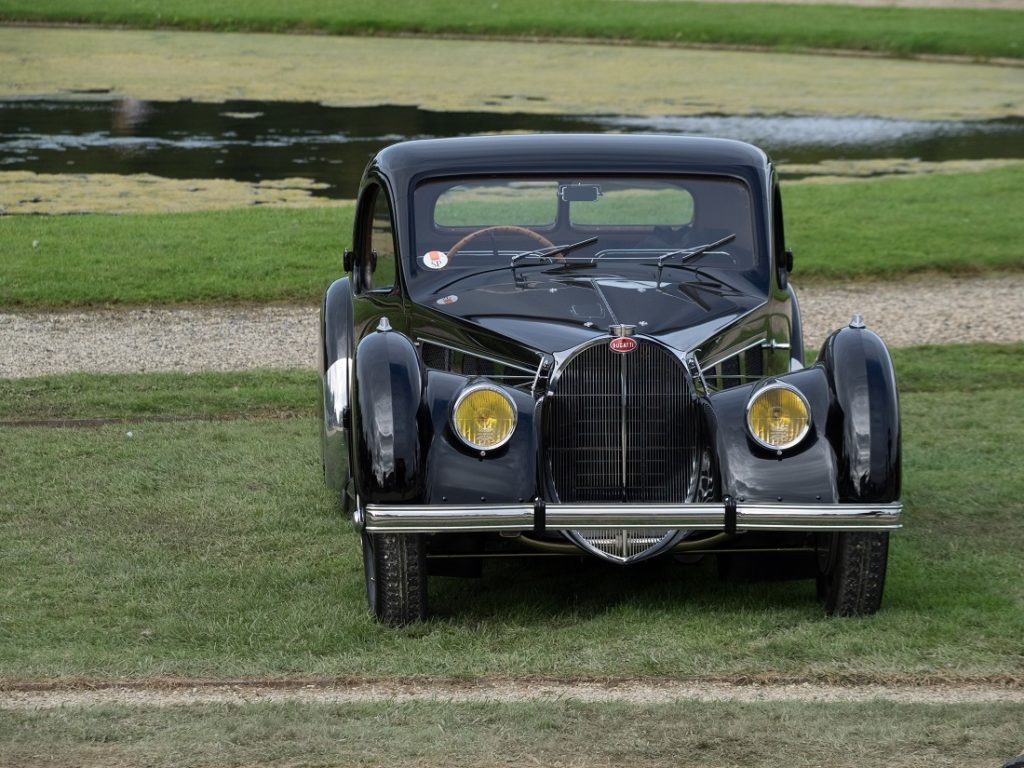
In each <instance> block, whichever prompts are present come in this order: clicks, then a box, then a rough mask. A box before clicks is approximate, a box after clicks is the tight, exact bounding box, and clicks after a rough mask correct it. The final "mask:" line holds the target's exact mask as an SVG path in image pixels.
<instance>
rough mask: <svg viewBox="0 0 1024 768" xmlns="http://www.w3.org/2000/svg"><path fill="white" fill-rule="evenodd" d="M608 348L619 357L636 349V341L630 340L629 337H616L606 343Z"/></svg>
mask: <svg viewBox="0 0 1024 768" xmlns="http://www.w3.org/2000/svg"><path fill="white" fill-rule="evenodd" d="M608 348H609V349H610V350H611V351H612V352H618V353H619V354H621V355H624V354H626V353H627V352H632V351H633V350H634V349H636V339H633V338H630V337H629V336H618V337H616V338H614V339H612V340H611V341H609V342H608Z"/></svg>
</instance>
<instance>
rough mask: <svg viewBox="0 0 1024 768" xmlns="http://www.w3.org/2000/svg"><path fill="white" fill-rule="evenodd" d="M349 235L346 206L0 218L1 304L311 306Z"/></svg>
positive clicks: (336, 269)
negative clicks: (248, 304) (273, 303)
mask: <svg viewBox="0 0 1024 768" xmlns="http://www.w3.org/2000/svg"><path fill="white" fill-rule="evenodd" d="M353 192H354V190H353ZM351 237H352V208H300V209H269V208H241V209H237V210H232V211H215V212H201V213H176V214H129V215H113V214H109V215H99V214H95V215H93V214H89V215H82V216H17V217H15V216H7V217H0V263H2V264H3V265H4V269H3V271H2V272H0V305H6V306H7V307H12V306H14V307H67V306H89V305H102V304H125V305H140V304H148V305H152V304H190V303H211V302H260V303H271V302H306V303H310V302H316V301H318V300H319V298H320V297H322V296H323V291H324V290H325V289H326V287H327V286H328V285H329V283H330V281H331V280H333V279H334V278H335V277H337V276H339V275H340V274H341V254H342V250H343V249H344V248H345V247H347V246H348V244H349V242H350V240H351Z"/></svg>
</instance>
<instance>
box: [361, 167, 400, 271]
mask: <svg viewBox="0 0 1024 768" xmlns="http://www.w3.org/2000/svg"><path fill="white" fill-rule="evenodd" d="M368 194H371V195H374V200H373V209H372V212H371V214H370V221H369V225H370V227H369V233H368V234H369V238H368V240H369V242H365V240H366V237H365V234H364V250H363V253H362V254H360V255H361V258H360V260H359V267H358V275H357V277H358V283H359V289H360V290H361V291H390V290H392V289H393V288H394V286H395V252H396V248H395V233H394V227H393V224H392V219H391V206H390V205H389V204H388V196H387V194H386V193H385V192H384V190H382V189H381V188H380V187H374V188H372V189H371V190H370V191H369V192H368ZM364 232H365V230H364Z"/></svg>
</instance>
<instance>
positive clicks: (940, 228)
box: [782, 167, 1024, 280]
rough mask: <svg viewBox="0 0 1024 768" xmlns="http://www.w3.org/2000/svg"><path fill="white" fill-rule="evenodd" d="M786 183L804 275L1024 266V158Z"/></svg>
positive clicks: (789, 224) (790, 225) (790, 233)
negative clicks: (960, 169) (947, 169)
mask: <svg viewBox="0 0 1024 768" xmlns="http://www.w3.org/2000/svg"><path fill="white" fill-rule="evenodd" d="M782 190H783V205H784V207H785V215H786V240H787V244H788V245H789V247H790V248H792V249H793V250H794V252H795V254H796V272H795V279H796V280H803V279H805V278H808V277H809V278H812V279H815V278H823V279H829V280H832V279H839V278H850V277H869V278H871V277H877V278H881V279H887V280H891V279H894V278H896V277H899V276H901V275H907V274H912V273H915V272H928V271H936V272H944V273H947V274H961V275H963V274H979V273H983V272H986V271H990V270H1019V269H1024V252H1022V251H1021V249H1020V248H1019V247H1018V246H1017V245H1016V244H1017V243H1019V242H1021V240H1024V220H1022V219H1021V217H1019V216H1014V215H1012V214H1011V213H1010V212H1011V211H1016V210H1024V167H1010V168H1000V169H997V170H993V171H987V172H984V173H964V174H950V175H944V174H940V175H936V176H914V177H905V178H884V179H877V180H873V181H866V182H865V181H860V182H849V183H836V184H785V183H783V186H782Z"/></svg>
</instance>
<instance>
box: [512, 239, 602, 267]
mask: <svg viewBox="0 0 1024 768" xmlns="http://www.w3.org/2000/svg"><path fill="white" fill-rule="evenodd" d="M596 242H597V238H596V237H588V238H587V239H586V240H580V241H579V242H578V243H569V244H568V245H552V246H549V247H548V248H538V249H537V250H535V251H524V252H523V253H517V254H516V255H515V256H513V257H512V261H510V262H509V263H508V265H509V266H510V267H512V268H513V269H515V266H516V262H517V261H519V260H520V259H526V258H530V257H536V258H544V259H548V258H551V257H552V256H558V255H562V256H564V255H565V254H567V253H572V252H573V251H575V250H578V249H580V248H585V247H586V246H588V245H593V244H594V243H596Z"/></svg>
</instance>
